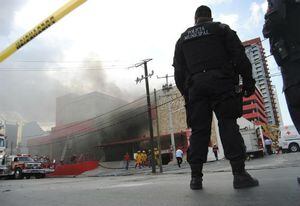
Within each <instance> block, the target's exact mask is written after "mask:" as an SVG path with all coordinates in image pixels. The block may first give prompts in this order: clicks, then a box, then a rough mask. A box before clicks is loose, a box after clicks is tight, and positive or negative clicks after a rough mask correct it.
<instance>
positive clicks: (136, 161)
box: [135, 151, 143, 169]
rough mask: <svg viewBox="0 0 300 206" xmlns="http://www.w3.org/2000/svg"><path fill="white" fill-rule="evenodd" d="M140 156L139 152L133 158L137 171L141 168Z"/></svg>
mask: <svg viewBox="0 0 300 206" xmlns="http://www.w3.org/2000/svg"><path fill="white" fill-rule="evenodd" d="M142 159H143V158H142V154H141V152H140V151H137V155H136V157H135V168H137V167H139V169H141V166H142V162H143V160H142Z"/></svg>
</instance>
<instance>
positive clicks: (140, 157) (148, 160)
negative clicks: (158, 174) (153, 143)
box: [124, 148, 159, 170]
mask: <svg viewBox="0 0 300 206" xmlns="http://www.w3.org/2000/svg"><path fill="white" fill-rule="evenodd" d="M130 160H131V159H130V155H129V153H128V152H127V153H126V154H125V155H124V162H125V169H126V170H128V168H129V163H130ZM133 160H134V161H135V166H134V168H135V169H137V168H138V169H141V168H143V167H151V164H152V155H151V150H148V152H146V150H142V151H140V150H138V151H137V152H136V153H134V156H133ZM154 162H155V164H156V165H158V164H159V152H158V150H157V148H154Z"/></svg>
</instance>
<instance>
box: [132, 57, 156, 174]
mask: <svg viewBox="0 0 300 206" xmlns="http://www.w3.org/2000/svg"><path fill="white" fill-rule="evenodd" d="M151 60H152V59H145V60H143V62H142V63H139V64H136V65H135V67H140V66H142V65H143V66H144V72H145V76H142V77H141V78H137V79H136V83H138V82H141V81H142V80H143V79H145V84H146V94H147V107H148V119H149V131H150V147H151V158H152V161H151V166H152V173H156V167H155V156H154V138H153V124H152V116H151V101H150V92H149V81H148V78H149V77H151V76H153V74H154V72H153V71H152V73H151V74H148V68H147V63H148V62H149V61H151Z"/></svg>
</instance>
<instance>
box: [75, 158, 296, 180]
mask: <svg viewBox="0 0 300 206" xmlns="http://www.w3.org/2000/svg"><path fill="white" fill-rule="evenodd" d="M287 157H289V159H291V158H292V161H291V160H287ZM299 166H300V155H299V154H297V153H295V154H280V155H271V156H265V157H264V158H259V159H252V160H250V161H246V169H247V170H262V169H273V168H283V167H299ZM110 168H111V169H110ZM230 171H231V167H230V164H229V161H227V160H224V159H222V160H219V161H211V162H207V163H205V164H204V167H203V172H204V173H216V172H230ZM156 172H157V173H158V174H159V167H158V166H157V167H156ZM151 173H152V169H151V168H149V167H144V168H142V169H135V168H134V162H131V163H130V165H129V170H125V168H124V163H123V162H122V161H121V162H104V163H100V165H99V167H98V168H97V169H95V170H92V171H88V172H85V173H83V174H81V175H79V176H77V177H107V176H128V175H140V174H144V175H148V174H151ZM183 173H190V167H189V165H188V163H187V162H184V163H183V164H182V165H181V168H178V166H177V164H176V163H175V162H171V163H169V164H168V165H163V174H183Z"/></svg>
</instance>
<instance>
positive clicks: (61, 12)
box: [0, 0, 87, 62]
mask: <svg viewBox="0 0 300 206" xmlns="http://www.w3.org/2000/svg"><path fill="white" fill-rule="evenodd" d="M86 1H87V0H70V1H69V2H68V3H66V4H65V5H64V6H62V7H61V8H60V9H58V10H57V11H56V12H54V13H53V14H52V15H51V16H49V17H48V18H46V19H45V20H43V21H42V22H41V23H39V24H38V25H37V26H35V27H34V28H33V29H32V30H30V31H29V32H27V33H26V34H24V35H23V36H22V37H21V38H19V39H18V40H17V41H16V42H14V43H12V44H11V45H10V46H9V47H7V48H6V49H5V50H3V51H2V52H1V53H0V62H2V61H3V60H5V59H6V58H7V57H9V56H10V55H12V54H13V53H14V52H15V51H17V50H18V49H20V48H21V47H22V46H24V45H25V44H27V43H28V42H30V41H31V40H32V39H34V38H35V37H36V36H37V35H39V34H40V33H42V32H43V31H45V30H46V29H48V28H49V27H50V26H52V25H53V24H54V23H56V22H57V21H59V20H60V19H61V18H63V17H64V16H66V15H67V14H68V13H70V12H71V11H73V10H74V9H76V8H77V7H78V6H80V5H81V4H83V3H84V2H86Z"/></svg>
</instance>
